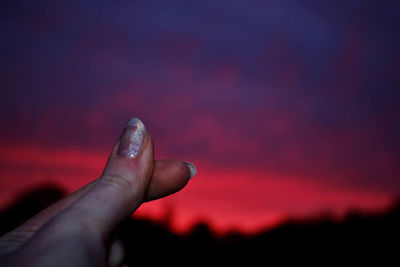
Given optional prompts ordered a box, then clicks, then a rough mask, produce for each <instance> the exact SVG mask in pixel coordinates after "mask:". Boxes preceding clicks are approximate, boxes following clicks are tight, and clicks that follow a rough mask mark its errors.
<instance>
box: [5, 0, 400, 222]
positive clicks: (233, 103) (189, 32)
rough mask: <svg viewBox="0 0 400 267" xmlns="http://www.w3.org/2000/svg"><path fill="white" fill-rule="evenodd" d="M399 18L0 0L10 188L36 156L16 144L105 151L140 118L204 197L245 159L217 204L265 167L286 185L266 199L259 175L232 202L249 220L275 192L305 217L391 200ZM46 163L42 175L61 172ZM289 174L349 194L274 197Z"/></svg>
mask: <svg viewBox="0 0 400 267" xmlns="http://www.w3.org/2000/svg"><path fill="white" fill-rule="evenodd" d="M399 32H400V3H399V2H398V1H261V0H259V1H249V0H247V1H234V0H231V1H215V0H213V1H183V0H181V1H177V0H173V1H162V0H156V1H152V0H145V1H127V0H126V1H39V0H37V1H18V0H14V1H2V2H1V4H0V35H1V40H2V41H1V42H0V58H1V60H0V86H1V93H2V94H1V95H2V97H1V98H0V103H1V105H0V109H1V115H0V121H1V125H2V130H1V131H0V143H1V144H3V152H2V155H3V156H2V157H1V161H0V165H1V169H2V170H3V176H2V177H0V185H1V186H2V187H3V189H2V190H1V191H2V192H3V193H4V192H6V191H7V192H9V193H10V194H13V193H15V192H17V191H18V190H21V189H22V188H23V183H22V182H21V184H20V185H18V186H12V183H11V182H10V179H12V178H10V177H12V176H13V175H14V174H13V171H14V172H16V171H17V169H18V170H21V169H22V170H23V169H25V170H31V169H32V167H29V168H28V167H27V165H26V164H28V163H29V160H26V161H28V162H25V161H23V162H22V163H21V160H19V159H18V153H17V152H15V151H18V149H24V148H26V147H28V148H29V149H31V148H32V149H33V150H32V151H36V152H32V154H33V155H34V154H35V153H39V154H40V153H41V152H43V151H57V153H60V155H62V153H63V152H62V151H70V150H74V151H80V152H82V153H93V154H96V155H99V157H100V158H101V157H105V158H106V156H107V153H108V151H109V149H110V148H111V147H112V145H113V143H114V142H115V139H116V138H118V135H119V134H120V131H121V128H122V126H123V124H124V122H125V121H127V120H128V119H129V118H130V117H132V116H136V117H139V118H141V119H142V120H143V121H144V123H145V124H146V126H147V128H148V129H149V131H150V133H151V134H152V136H153V139H154V142H155V146H156V147H155V148H156V156H157V157H158V158H163V157H174V158H180V159H183V160H190V161H193V162H194V163H195V164H196V165H197V167H198V171H199V177H197V178H199V180H201V179H203V181H206V182H193V185H189V187H190V186H192V187H193V188H192V189H188V190H189V191H187V195H189V193H190V192H192V191H193V192H196V186H198V187H201V188H202V191H201V192H202V193H199V197H198V198H197V199H195V200H193V201H194V202H193V203H197V204H196V205H198V207H199V209H201V207H202V204H201V203H202V202H201V199H202V198H204V197H203V196H202V194H204V192H215V191H216V190H220V189H217V188H216V187H215V184H214V183H216V184H218V183H219V182H221V181H226V183H228V185H226V186H227V187H228V188H229V184H230V182H229V181H230V180H229V177H231V176H232V175H233V176H235V173H236V174H237V175H236V176H238V177H233V178H232V179H233V182H232V184H235V183H237V186H233V187H232V190H228V191H229V192H230V193H227V194H228V195H229V194H231V195H229V196H225V195H224V194H218V193H215V196H214V198H215V203H219V204H218V205H220V204H221V203H225V204H221V207H220V209H221V210H225V209H229V208H227V207H231V206H235V205H237V203H236V202H235V203H233V202H234V201H233V200H232V199H233V198H234V197H235V196H236V197H237V198H238V199H241V198H247V196H251V195H254V194H256V193H255V192H253V191H252V190H253V189H254V188H253V187H252V186H250V184H256V183H259V182H260V180H261V183H263V182H265V183H266V184H265V185H264V186H270V185H271V184H272V185H274V184H281V187H279V188H280V190H282V191H283V192H282V195H281V196H279V195H276V196H274V197H268V196H271V189H270V188H263V185H258V186H257V188H261V189H260V190H261V191H260V192H261V193H262V192H264V194H265V195H266V196H265V198H262V197H261V198H257V199H253V200H251V201H248V202H246V204H245V205H244V206H243V207H242V208H238V209H236V210H237V214H239V215H238V216H239V218H247V217H246V216H247V215H243V216H242V217H240V216H241V215H240V214H245V212H242V213H241V209H243V210H247V209H249V207H250V206H252V207H254V206H257V207H260V208H259V209H254V210H255V211H254V212H253V211H252V212H253V213H254V214H255V213H257V212H258V213H259V214H262V216H264V214H266V213H268V212H270V213H271V211H270V209H266V208H264V206H263V204H262V203H264V202H268V203H269V204H265V206H268V205H269V206H271V205H272V206H273V204H271V203H277V204H276V205H275V206H274V207H275V209H274V212H275V213H279V214H281V213H282V214H283V215H287V214H288V215H290V214H298V213H300V214H303V215H304V214H305V215H307V214H308V213H312V212H317V211H319V210H320V209H328V210H329V209H331V208H332V209H334V208H335V207H340V208H343V209H345V208H346V207H350V206H351V207H353V206H357V205H358V203H362V202H365V201H364V200H365V199H363V198H362V197H361V195H362V196H365V194H367V195H368V196H369V197H376V199H377V200H376V201H375V202H379V201H381V202H382V199H385V200H387V199H391V198H393V197H395V196H397V194H398V193H399V188H400V179H399V174H400V162H399V161H400V141H399V140H400V138H399V136H400V123H399V122H400V103H399V102H400V66H399V62H400V35H399ZM35 149H36V150H35ZM9 151H14V152H15V153H16V155H17V156H15V157H14V158H13V160H14V161H13V160H10V159H9V158H7V155H8V153H9ZM24 151H25V150H24ZM25 152H26V151H25ZM80 152H79V153H80ZM21 153H22V152H21ZM46 153H47V152H46ZM54 153H56V152H54ZM77 153H78V152H77ZM35 164H39V163H35ZM40 164H42V165H43V166H42V165H40ZM40 164H39V165H40V167H36V169H39V170H42V172H40V171H39V172H38V173H37V176H38V177H39V176H40V175H41V174H42V175H43V177H44V176H45V177H46V178H43V179H47V180H49V179H50V180H51V179H53V178H51V177H53V174H52V175H50V176H51V177H50V178H49V174H48V172H46V171H45V170H47V169H46V168H50V167H49V166H50V165H51V164H50V163H49V164H50V165H49V164H46V163H45V162H41V163H40ZM71 164H72V163H71ZM28 165H29V164H28ZM10 166H14V167H13V168H11V167H10ZM15 166H20V167H18V168H17V167H15ZM29 166H30V165H29ZM99 166H101V164H99ZM68 167H70V168H73V166H70V165H67V166H64V169H67V170H68ZM96 167H97V165H96ZM11 169H12V170H11ZM98 171H99V172H100V171H101V170H98ZM26 173H29V172H28V171H27V172H26ZM26 173H25V174H24V175H25V176H26ZM67 173H68V172H67ZM202 173H203V174H202ZM217 173H225V174H226V175H225V176H224V175H222V176H224V178H221V175H219V174H218V175H217ZM254 173H257V174H254ZM15 175H16V176H15V177H17V176H18V175H19V176H18V177H25V176H24V175H23V174H15ZM54 175H55V176H57V174H56V173H55V174H54ZM74 175H75V176H76V175H78V174H74ZM78 176H79V175H78ZM239 176H240V177H239ZM283 177H284V178H283ZM89 178H93V177H89ZM23 179H27V184H29V182H28V180H29V179H28V178H23ZM217 179H219V180H217ZM235 179H239V180H240V179H241V180H240V181H239V180H235ZM286 179H287V180H286ZM34 181H35V183H36V182H38V181H42V180H41V179H40V178H37V179H36V180H34ZM78 181H81V183H84V181H86V180H85V179H82V180H79V179H78V180H77V182H75V183H74V186H76V185H78V184H79V182H78ZM292 182H293V183H300V184H307V185H312V187H313V188H314V187H315V188H314V189H315V190H314V189H313V190H314V191H315V192H317V191H318V192H319V190H320V188H324V190H327V191H329V192H344V191H346V192H347V193H348V194H350V196H351V193H352V192H353V193H354V194H353V196H354V197H353V198H351V197H349V196H348V195H346V196H347V197H343V199H342V202H340V201H338V200H337V199H336V198H335V199H333V198H332V199H330V200H329V201H326V203H325V204H324V205H323V206H322V207H320V206H318V205H317V204H315V203H314V202H318V201H320V200H319V199H318V198H313V196H312V195H310V194H308V193H307V194H306V193H304V194H302V192H303V191H302V190H303V189H301V188H300V187H298V188H299V189H298V193H300V194H301V195H302V196H303V195H304V198H307V199H308V200H307V201H308V202H306V203H305V204H303V206H304V207H298V204H295V203H294V202H296V201H297V200H294V201H293V202H291V201H287V200H282V199H279V197H281V198H286V199H287V195H288V194H289V193H288V192H289V191H290V190H289V189H288V188H286V185H287V186H288V187H290V186H291V183H292ZM59 183H61V184H63V185H64V186H66V187H68V181H64V182H63V181H61V182H59ZM196 183H197V184H196ZM201 183H202V184H201ZM224 183H225V182H224ZM244 183H248V185H249V186H250V187H249V189H248V190H247V189H246V190H245V192H242V191H243V190H242V191H240V190H241V186H240V185H241V184H244ZM289 185H290V186H289ZM5 186H7V189H5ZM221 186H222V185H221ZM293 186H294V185H293ZM244 187H246V185H244ZM294 187H295V188H297V187H296V186H294ZM234 189H235V190H238V191H237V193H235V191H234ZM190 190H192V191H190ZM213 190H214V191H213ZM314 191H313V192H314ZM260 192H258V193H257V194H260ZM285 192H286V193H285ZM290 192H291V191H290ZM304 192H305V191H304ZM307 192H308V191H307ZM349 192H350V193H349ZM182 194H183V195H184V194H185V193H182ZM193 194H195V193H193ZM193 194H192V195H191V196H190V197H192V198H195V197H193ZM210 194H211V193H210ZM246 194H247V195H246ZM290 194H291V193H290ZM184 196H185V195H184ZM358 196H359V197H358ZM190 197H187V198H190ZM181 198H182V199H183V200H180V198H179V196H178V197H177V198H176V200H171V201H173V203H174V204H173V205H176V206H179V205H180V201H183V202H185V201H186V200H185V197H181ZM250 198H251V197H250ZM171 199H174V198H171ZM339 199H340V197H339ZM346 199H352V200H351V201H350V200H348V201H347V202H346ZM196 201H197V202H196ZM232 201H233V202H232ZM274 201H275V202H274ZM188 202H189V203H190V201H188ZM339 202H340V204H338V203H339ZM375 202H374V201H372V200H371V203H375ZM381 202H379V203H381ZM213 203H214V202H212V203H207V204H204V206H207V207H208V206H210V205H217V204H215V203H214V204H213ZM260 203H261V204H260ZM282 203H283V204H282ZM291 203H293V204H292V206H291ZM313 203H314V204H315V205H317V206H318V209H315V210H313V209H312V208H310V209H307V207H306V206H307V205H309V206H310V207H313V205H314V204H313ZM193 205H194V204H193ZM218 205H217V206H218ZM224 205H225V206H224ZM315 205H314V206H315ZM335 205H336V206H335ZM371 205H372V204H371ZM269 206H268V207H269ZM187 209H190V206H188V208H187ZM250 209H252V208H250ZM252 210H253V209H252ZM299 211H301V212H299ZM219 212H220V211H219ZM182 213H184V211H182ZM217 213H218V212H216V214H217ZM253 213H252V214H253ZM258 213H257V214H258ZM233 214H236V213H234V212H231V213H229V214H227V215H226V217H229V216H231V217H232V216H233ZM195 215H196V214H195ZM195 215H193V216H195ZM214 215H215V214H214ZM214 215H213V214H206V215H203V214H200V215H199V216H208V217H209V218H208V217H207V218H208V219H209V220H210V221H212V220H213V218H212V216H214ZM283 215H282V216H283ZM182 216H184V215H182ZM196 216H197V215H196ZM215 216H217V215H215ZM260 216H261V215H260ZM215 220H217V219H215ZM260 220H261V219H260ZM228 221H229V220H228Z"/></svg>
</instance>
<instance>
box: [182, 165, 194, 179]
mask: <svg viewBox="0 0 400 267" xmlns="http://www.w3.org/2000/svg"><path fill="white" fill-rule="evenodd" d="M183 163H185V164H186V165H187V166H188V168H189V170H190V178H189V180H190V179H192V178H193V176H194V175H195V174H196V167H195V166H194V165H193V163H190V162H187V161H184V162H183Z"/></svg>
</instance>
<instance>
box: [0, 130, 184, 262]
mask: <svg viewBox="0 0 400 267" xmlns="http://www.w3.org/2000/svg"><path fill="white" fill-rule="evenodd" d="M119 144H120V140H118V142H117V143H116V144H115V146H114V148H113V149H112V152H111V153H110V156H109V158H108V161H107V164H106V166H105V168H104V171H103V173H102V175H101V177H100V178H98V179H97V180H95V181H93V182H91V183H89V184H87V185H85V186H84V187H82V188H80V189H79V190H77V191H75V192H74V193H72V194H70V195H68V196H67V197H65V198H63V199H61V200H60V201H58V202H56V203H55V204H53V205H51V206H50V207H48V208H46V209H44V210H43V211H41V212H40V213H38V214H37V215H36V216H34V217H33V218H31V219H30V220H28V221H27V222H25V223H24V224H22V225H21V226H19V227H18V228H16V229H14V230H13V231H11V232H9V233H7V234H5V235H4V236H2V237H1V238H0V265H1V266H7V267H9V266H19V267H23V266H42V267H46V266H96V267H99V266H108V267H118V266H124V265H123V258H124V248H123V245H122V243H121V241H120V240H119V239H118V238H116V237H115V230H116V228H117V227H118V225H119V224H120V223H121V222H122V221H123V220H124V219H125V218H127V217H129V215H130V214H131V213H132V212H134V211H135V210H136V209H137V208H138V207H139V206H140V205H141V204H142V203H143V202H145V201H149V200H153V199H157V198H161V197H164V196H167V195H169V194H172V193H174V192H176V191H178V190H180V189H182V188H183V187H184V186H185V185H186V183H187V182H188V181H189V179H190V176H191V174H190V169H189V168H188V167H187V166H186V164H185V163H183V162H182V161H178V160H154V148H153V141H152V138H151V136H150V135H148V134H147V135H146V137H145V140H144V146H143V150H142V151H141V153H140V154H139V155H138V156H137V157H135V158H130V157H122V156H120V155H119V154H118V153H117V151H118V147H119Z"/></svg>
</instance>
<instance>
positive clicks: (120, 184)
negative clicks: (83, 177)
mask: <svg viewBox="0 0 400 267" xmlns="http://www.w3.org/2000/svg"><path fill="white" fill-rule="evenodd" d="M99 182H100V183H101V184H103V185H104V186H108V187H111V188H113V189H115V190H117V191H123V192H125V191H131V190H132V188H137V181H136V180H135V179H133V177H129V176H127V175H121V174H115V173H107V174H105V175H103V176H102V177H101V179H100V180H99Z"/></svg>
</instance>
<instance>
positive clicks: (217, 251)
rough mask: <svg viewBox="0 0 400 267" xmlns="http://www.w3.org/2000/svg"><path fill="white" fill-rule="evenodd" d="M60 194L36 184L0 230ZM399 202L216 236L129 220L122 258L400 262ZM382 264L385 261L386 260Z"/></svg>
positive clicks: (201, 229)
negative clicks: (249, 232)
mask: <svg viewBox="0 0 400 267" xmlns="http://www.w3.org/2000/svg"><path fill="white" fill-rule="evenodd" d="M63 196H64V192H63V191H62V190H60V189H59V188H57V187H53V186H47V187H42V188H37V189H35V190H33V191H31V192H27V193H26V194H24V195H22V196H21V197H20V198H19V200H18V201H16V202H15V203H14V204H13V205H11V206H10V207H9V208H7V209H5V210H3V211H1V212H0V235H3V234H4V233H6V232H8V231H10V230H12V229H14V228H15V227H16V226H18V225H19V224H21V223H22V222H24V221H26V220H27V219H29V218H30V217H32V216H33V215H34V214H36V213H37V212H39V211H40V210H42V209H43V208H45V207H46V206H48V205H50V204H51V203H53V202H55V201H57V200H58V199H60V198H62V197H63ZM399 222H400V201H397V202H396V203H394V204H393V205H392V206H391V208H389V209H388V210H386V211H382V212H380V213H374V214H366V213H361V212H357V211H353V212H351V213H349V215H348V216H347V217H346V218H345V219H344V220H341V221H340V222H338V221H337V220H334V219H332V217H330V216H329V215H324V216H321V217H319V218H316V219H312V220H302V221H296V220H288V221H287V222H286V223H284V224H282V225H280V226H278V227H276V228H274V229H272V230H265V231H260V232H259V233H258V234H253V235H244V234H241V233H239V232H231V233H229V234H226V235H224V236H220V235H215V234H214V233H213V231H212V230H211V228H210V227H209V226H208V225H207V223H206V222H203V223H201V222H199V223H198V224H197V225H196V226H195V227H194V228H193V229H192V230H191V231H190V232H189V233H187V234H185V235H178V234H175V233H173V232H172V231H170V230H169V228H168V227H167V225H166V224H162V223H156V222H153V221H150V220H143V219H142V220H138V219H128V220H126V221H125V222H124V223H123V224H122V225H121V227H120V229H119V236H120V238H121V240H122V241H123V243H124V245H125V247H126V259H125V260H126V263H127V264H128V265H129V266H137V265H139V264H147V265H155V264H173V265H175V266H176V265H182V266H183V265H185V266H187V265H217V264H218V265H223V266H226V265H230V264H235V266H236V265H245V266H254V265H267V264H269V265H271V264H272V263H273V264H272V265H274V266H276V265H283V264H285V263H291V264H300V263H301V264H304V263H314V264H315V263H317V264H319V265H328V264H331V263H335V264H347V263H349V262H353V263H361V262H368V263H375V264H379V265H380V266H382V265H386V264H390V265H393V266H400V265H398V263H399V258H400V230H399V227H400V224H399ZM385 263H386V264H385Z"/></svg>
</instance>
